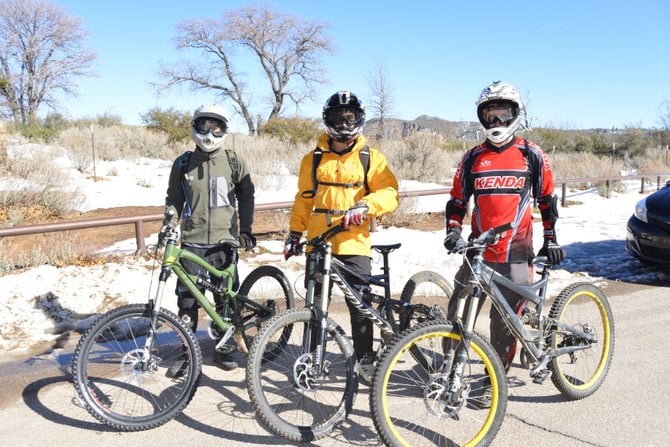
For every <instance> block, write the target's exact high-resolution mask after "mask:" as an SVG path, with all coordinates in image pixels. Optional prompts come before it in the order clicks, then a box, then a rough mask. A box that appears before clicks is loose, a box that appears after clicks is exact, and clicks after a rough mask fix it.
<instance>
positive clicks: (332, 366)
mask: <svg viewBox="0 0 670 447" xmlns="http://www.w3.org/2000/svg"><path fill="white" fill-rule="evenodd" d="M313 324H314V319H313V317H312V312H311V310H309V309H292V310H288V311H286V312H284V313H282V314H279V315H276V316H275V317H274V318H273V319H272V320H271V321H270V322H268V324H267V326H263V328H262V329H261V331H260V332H259V333H258V335H257V336H256V339H255V341H254V343H253V345H252V348H251V350H250V352H249V357H248V361H247V370H246V380H247V389H248V391H249V398H250V400H251V404H252V406H253V408H254V410H255V412H256V415H257V416H258V418H259V420H260V421H261V422H262V423H263V424H264V425H265V426H266V427H267V428H268V429H269V430H270V431H272V432H273V433H275V434H277V435H278V436H281V437H282V438H285V439H288V440H290V441H294V442H309V441H314V440H317V439H320V438H323V437H324V436H326V435H328V434H329V433H330V432H332V431H333V429H334V428H335V426H336V425H337V424H338V423H339V422H341V421H342V420H344V419H345V418H346V416H347V415H348V413H349V412H350V411H351V406H352V405H353V399H354V396H355V393H356V383H355V373H354V364H355V357H354V353H353V348H352V346H351V343H350V342H349V340H348V339H347V338H346V336H345V334H344V331H343V330H342V328H341V327H339V326H338V325H337V324H336V323H335V322H334V321H333V320H331V319H328V325H327V328H326V340H325V343H324V354H323V361H322V363H321V367H322V368H321V371H317V366H318V365H316V363H315V359H314V352H310V351H305V350H303V338H304V334H305V332H306V331H309V330H310V327H311V326H312V325H313ZM287 327H292V328H293V330H292V331H291V332H290V337H289V338H288V339H287V343H286V344H285V345H284V347H283V349H282V352H281V353H280V354H279V355H275V349H274V348H273V346H272V345H273V344H274V343H275V341H274V340H277V339H278V338H280V337H278V335H277V334H281V333H284V331H285V330H286V328H287ZM314 330H316V329H314ZM268 353H272V354H271V355H268Z"/></svg>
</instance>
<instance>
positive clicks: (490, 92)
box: [477, 81, 523, 144]
mask: <svg viewBox="0 0 670 447" xmlns="http://www.w3.org/2000/svg"><path fill="white" fill-rule="evenodd" d="M522 109H523V103H522V102H521V95H519V92H518V91H517V89H516V88H514V86H512V85H511V84H506V83H504V82H500V81H495V82H494V83H493V84H491V85H489V86H488V87H486V88H485V89H484V90H482V92H481V93H480V94H479V98H478V99H477V117H478V118H479V122H480V123H481V124H482V126H484V129H485V131H486V138H487V139H488V140H489V141H491V142H492V143H495V144H500V143H504V142H505V141H507V140H508V139H509V138H510V137H511V136H512V135H513V134H514V132H516V130H517V129H518V128H519V125H520V124H521V111H522Z"/></svg>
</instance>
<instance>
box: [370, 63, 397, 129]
mask: <svg viewBox="0 0 670 447" xmlns="http://www.w3.org/2000/svg"><path fill="white" fill-rule="evenodd" d="M365 79H366V81H367V83H368V87H369V88H370V92H371V94H370V99H369V101H367V103H368V106H367V109H368V110H370V111H371V112H372V113H371V116H372V117H373V118H377V119H378V120H379V127H378V129H379V137H380V139H382V140H383V139H384V138H385V136H386V132H385V127H386V119H387V118H390V117H391V115H392V114H393V108H394V104H393V92H394V89H393V87H391V85H390V83H389V79H388V70H387V69H386V65H385V64H384V63H383V62H382V61H377V62H376V63H375V65H374V67H373V68H372V69H371V70H370V72H369V73H368V74H367V75H366V76H365Z"/></svg>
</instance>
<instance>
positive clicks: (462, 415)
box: [370, 322, 507, 447]
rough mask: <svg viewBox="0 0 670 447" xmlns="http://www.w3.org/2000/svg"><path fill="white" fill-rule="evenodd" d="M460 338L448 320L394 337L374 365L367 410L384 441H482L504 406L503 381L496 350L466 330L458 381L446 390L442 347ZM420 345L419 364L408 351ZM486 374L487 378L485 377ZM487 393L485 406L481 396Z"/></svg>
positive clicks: (450, 380) (449, 381)
mask: <svg viewBox="0 0 670 447" xmlns="http://www.w3.org/2000/svg"><path fill="white" fill-rule="evenodd" d="M452 340H453V341H456V342H458V341H460V336H459V335H458V334H457V333H456V332H454V329H453V327H452V326H451V324H449V323H444V322H442V323H434V322H428V323H422V324H420V325H418V326H416V327H414V328H411V329H409V330H407V331H405V332H403V333H402V334H400V335H398V336H397V337H395V338H394V340H393V342H392V343H391V344H390V345H389V347H388V348H387V350H386V351H385V352H384V355H383V357H382V359H381V360H380V362H379V365H378V366H377V369H376V372H375V376H374V380H373V384H372V390H371V392H370V409H371V412H372V418H373V421H374V424H375V427H376V428H377V431H378V433H379V435H380V437H381V439H382V440H383V441H384V443H385V444H386V445H388V446H415V447H418V446H434V445H440V446H442V445H468V446H474V445H479V446H481V445H488V444H490V443H491V441H492V440H493V439H494V437H495V435H496V434H497V433H498V430H499V429H500V426H501V425H502V422H503V419H504V417H505V409H506V407H507V382H506V379H505V373H504V370H503V367H502V363H501V362H500V359H499V358H498V356H497V354H496V353H495V351H494V350H493V348H492V347H491V345H490V344H489V343H488V342H486V341H485V340H484V339H483V338H482V337H481V336H479V335H477V334H473V335H472V339H471V341H470V346H469V347H468V350H467V355H468V360H467V362H466V364H465V368H464V371H463V374H462V382H461V383H460V385H455V386H456V391H454V392H452V393H450V391H449V389H450V386H451V385H452V384H454V382H453V378H452V377H451V368H450V367H448V366H445V365H446V364H449V362H445V350H444V348H443V346H448V345H450V344H451V343H450V342H451V341H452ZM415 350H420V351H421V352H422V358H426V359H430V361H429V362H428V363H427V364H428V365H429V366H427V367H426V365H425V364H422V363H420V362H417V360H416V358H415V355H414V354H413V353H412V351H415ZM489 377H490V379H489ZM489 392H490V395H491V405H490V408H486V405H484V404H483V402H484V397H485V395H486V394H487V393H489Z"/></svg>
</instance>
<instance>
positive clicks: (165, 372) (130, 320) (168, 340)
mask: <svg viewBox="0 0 670 447" xmlns="http://www.w3.org/2000/svg"><path fill="white" fill-rule="evenodd" d="M150 327H151V314H150V312H149V308H148V306H147V305H146V304H131V305H127V306H122V307H119V308H116V309H113V310H111V311H109V312H107V313H106V314H103V315H102V316H101V317H99V318H98V319H97V320H96V321H95V322H94V323H93V324H92V325H91V327H90V328H89V329H88V331H86V333H85V334H84V335H83V336H82V337H81V339H80V340H79V344H78V345H77V347H76V349H75V351H74V354H73V356H72V373H73V381H74V386H75V389H76V392H77V395H78V397H79V398H80V399H81V402H82V403H83V404H84V406H85V407H86V409H87V410H88V412H89V413H90V414H91V415H92V416H93V417H95V418H96V419H97V420H99V421H101V422H103V423H105V424H107V425H108V426H110V427H112V428H114V429H117V430H121V431H139V430H146V429H151V428H155V427H158V426H160V425H163V424H165V423H166V422H168V421H169V420H171V419H172V418H174V417H175V416H177V415H178V414H179V413H180V412H181V411H182V410H183V409H184V408H185V407H186V406H187V405H188V403H189V402H190V401H191V399H192V398H193V395H194V394H195V391H196V389H197V387H198V384H199V382H200V373H201V369H202V353H201V351H200V345H199V344H198V342H197V340H196V337H195V335H194V334H193V332H192V331H191V330H190V329H189V328H187V327H186V325H185V324H184V323H183V322H182V321H181V319H179V317H177V315H175V314H174V313H172V312H170V311H168V310H165V309H161V310H160V311H159V312H158V323H157V328H156V331H155V334H154V342H153V348H152V350H151V354H150V355H149V356H148V358H147V357H146V356H145V354H146V353H145V349H144V347H145V342H146V339H147V335H148V334H149V332H150V331H149V329H150Z"/></svg>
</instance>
